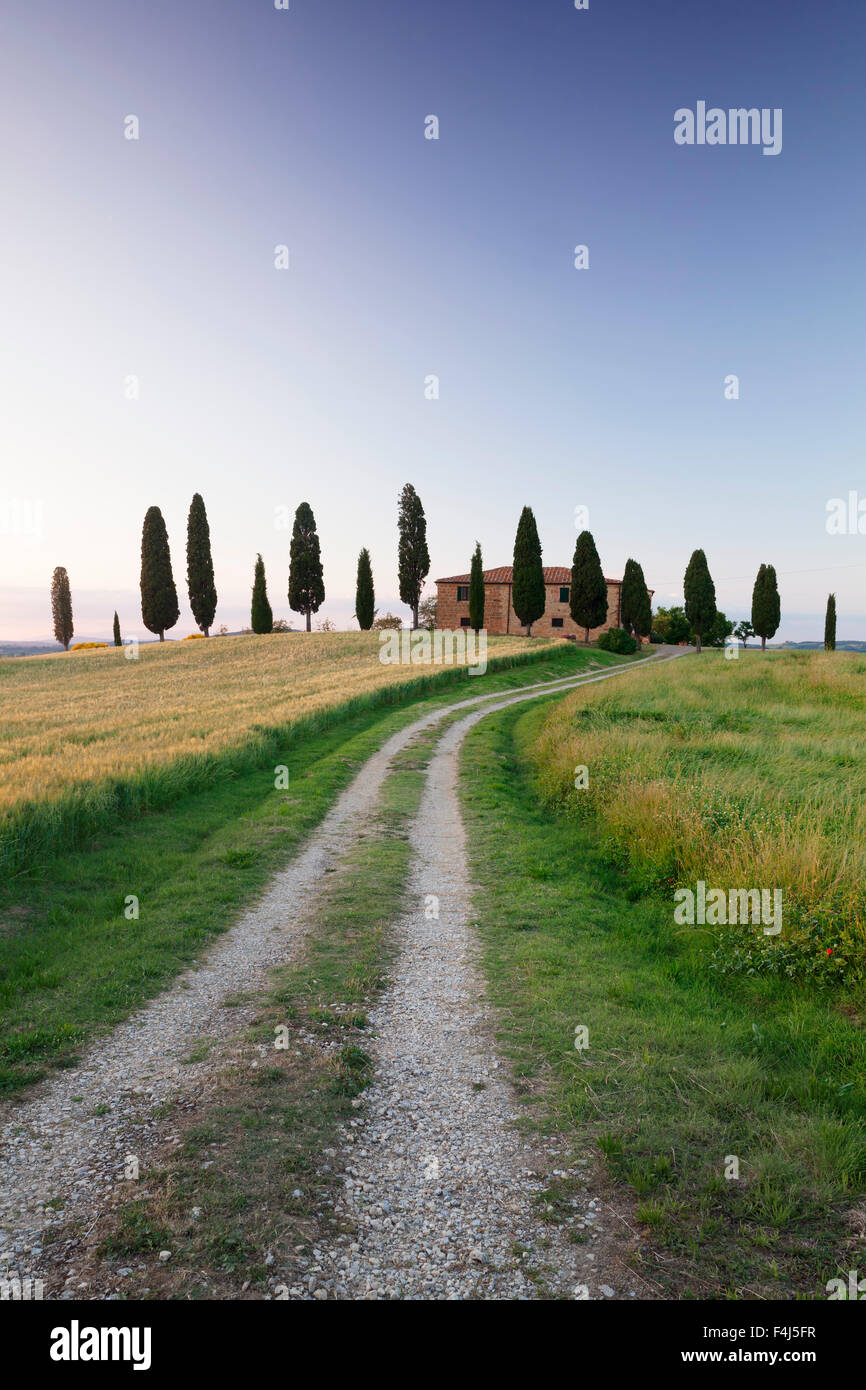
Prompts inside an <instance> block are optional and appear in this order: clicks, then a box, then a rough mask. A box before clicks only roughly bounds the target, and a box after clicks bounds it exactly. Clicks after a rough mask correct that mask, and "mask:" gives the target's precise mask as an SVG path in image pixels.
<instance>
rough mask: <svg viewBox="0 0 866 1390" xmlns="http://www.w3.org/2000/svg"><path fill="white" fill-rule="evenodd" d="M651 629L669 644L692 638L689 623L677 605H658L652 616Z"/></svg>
mask: <svg viewBox="0 0 866 1390" xmlns="http://www.w3.org/2000/svg"><path fill="white" fill-rule="evenodd" d="M653 630H654V631H655V632H657V633H658V635H659V637H660V638H661V640H662V642H665V643H669V644H670V645H671V646H678V645H679V643H680V642H690V641H691V640H692V629H691V624H690V623H689V620H688V618H687V617H686V615H685V613H684V611H683V609H682V608H679V607H674V608H662V607H659V609H658V611H657V612H656V614H655V616H654V617H653Z"/></svg>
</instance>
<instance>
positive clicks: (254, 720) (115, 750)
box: [0, 632, 558, 814]
mask: <svg viewBox="0 0 866 1390" xmlns="http://www.w3.org/2000/svg"><path fill="white" fill-rule="evenodd" d="M556 645H558V644H556V643H554V642H552V641H549V640H547V639H543V638H538V639H536V638H532V639H530V641H529V642H527V640H526V638H522V637H491V638H489V639H488V657H489V659H490V660H491V661H492V660H495V659H496V658H501V657H508V656H512V655H515V654H517V653H525V652H527V651H528V650H530V648H535V649H538V648H541V647H551V648H552V647H554V646H556ZM139 652H140V654H139V658H138V660H130V659H128V658H127V657H126V655H125V653H124V651H123V650H121V649H119V648H116V647H109V648H107V649H105V650H93V651H79V652H74V653H69V654H66V653H59V654H58V655H56V656H50V657H16V658H15V659H11V658H10V659H8V660H5V661H0V814H5V813H8V812H9V811H10V810H12V809H13V808H14V807H16V806H17V805H19V804H20V803H21V802H29V803H33V802H45V801H53V800H56V799H58V798H60V797H61V796H63V795H64V794H65V793H67V792H69V791H70V790H71V789H73V788H76V787H80V786H82V785H83V784H85V783H92V782H103V781H105V780H106V779H109V778H118V777H119V778H124V779H126V778H128V777H130V776H134V775H136V774H138V773H140V772H141V771H142V770H144V769H146V768H151V767H157V766H160V765H167V764H169V763H172V762H174V761H175V760H177V759H179V758H185V757H188V756H189V755H201V754H203V753H204V754H208V753H214V752H219V751H222V750H224V749H226V748H228V747H231V746H234V745H237V744H240V743H242V742H243V741H244V739H245V738H246V737H248V736H249V735H250V734H254V733H255V732H256V731H257V729H258V728H260V727H263V726H264V727H268V728H272V727H273V726H275V725H281V724H289V723H292V722H294V721H296V720H298V719H302V718H304V717H305V716H308V715H310V714H313V713H315V712H317V711H320V710H325V709H331V708H333V707H335V706H337V705H340V704H343V703H344V702H346V701H348V700H351V699H353V698H355V697H357V696H360V695H364V694H369V693H371V692H374V691H376V690H379V689H380V688H381V687H383V686H387V685H397V684H402V683H403V682H404V681H407V680H408V681H414V680H417V679H418V677H419V676H423V675H428V674H431V673H432V672H435V671H436V670H439V669H447V668H440V667H430V666H423V665H413V666H398V665H391V666H384V665H382V663H381V662H380V660H379V652H380V643H379V639H378V634H377V633H369V632H355V633H353V632H343V633H324V632H323V633H309V634H307V633H288V634H274V635H272V636H267V637H261V636H260V637H253V636H241V637H220V638H212V639H210V640H209V641H201V642H182V643H181V642H177V643H175V642H172V643H165V644H160V643H155V644H148V645H147V646H142V647H141V648H140V649H139Z"/></svg>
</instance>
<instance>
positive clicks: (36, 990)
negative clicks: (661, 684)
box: [0, 647, 610, 1095]
mask: <svg viewBox="0 0 866 1390" xmlns="http://www.w3.org/2000/svg"><path fill="white" fill-rule="evenodd" d="M593 655H594V654H593V653H592V652H590V653H585V652H579V651H578V652H576V651H575V650H574V649H573V648H571V647H563V648H562V649H561V651H558V652H556V653H555V654H553V655H551V656H549V657H548V658H547V659H546V660H544V661H540V662H535V663H532V664H531V665H528V666H522V667H516V668H513V669H509V670H505V671H500V672H497V673H495V674H489V675H487V676H484V677H477V678H474V679H472V680H470V681H469V682H468V686H467V687H466V688H465V689H461V690H458V691H455V690H453V689H451V690H449V691H447V692H443V693H441V694H438V695H436V696H435V697H433V698H428V699H427V700H423V701H417V702H416V703H414V704H412V705H410V706H408V707H402V708H400V709H397V710H388V709H385V708H382V709H376V708H369V709H366V710H365V711H363V712H362V713H357V714H355V715H354V716H353V717H351V718H348V717H343V718H342V719H341V720H340V721H339V722H337V723H333V722H330V721H329V720H324V719H323V721H322V727H321V728H319V729H318V731H314V730H312V729H311V730H308V732H307V735H306V737H304V738H293V739H292V741H291V742H290V743H289V744H288V745H287V746H285V747H283V746H280V745H278V744H276V743H274V744H268V745H267V748H266V751H267V757H265V756H264V752H262V755H261V758H260V759H258V760H257V761H255V762H254V763H251V764H250V765H248V766H238V767H236V768H234V769H230V768H228V767H223V769H222V775H221V776H220V777H218V778H216V780H213V781H211V782H209V783H208V785H207V786H206V787H204V788H203V789H200V790H198V791H196V792H195V793H194V794H188V795H186V796H183V797H182V798H180V799H178V800H176V801H175V802H174V803H173V804H172V805H170V806H169V807H167V808H165V809H163V810H162V811H159V812H153V813H151V814H149V815H145V816H141V817H138V818H136V819H133V820H132V821H131V822H130V823H129V824H127V825H124V826H120V827H118V826H115V827H113V828H109V829H107V830H106V831H104V832H102V833H100V834H99V837H98V839H91V840H90V842H89V844H88V845H86V846H82V847H80V848H79V849H77V850H74V851H72V852H70V853H68V854H66V855H65V856H63V858H59V859H52V860H50V862H49V863H47V864H46V865H45V866H44V867H43V868H42V869H41V870H40V871H38V872H37V871H30V872H28V873H22V874H20V875H19V876H18V877H17V878H14V879H12V880H11V881H8V880H7V881H6V882H4V884H3V886H2V889H0V1093H4V1092H5V1093H6V1094H7V1095H8V1094H13V1093H15V1092H17V1091H19V1090H20V1089H21V1088H22V1087H24V1086H27V1085H29V1084H31V1083H32V1082H34V1081H36V1080H38V1079H39V1078H40V1077H42V1076H43V1075H44V1074H45V1072H46V1069H47V1068H49V1067H52V1066H68V1065H71V1064H73V1063H74V1061H75V1060H76V1057H77V1056H78V1054H79V1051H80V1048H81V1046H82V1045H83V1044H84V1043H86V1042H87V1041H88V1039H89V1038H91V1037H92V1036H93V1035H94V1034H95V1033H96V1032H98V1031H100V1030H104V1029H106V1028H108V1027H110V1026H111V1025H113V1024H115V1023H117V1022H118V1021H119V1020H121V1019H123V1018H125V1017H126V1016H127V1015H128V1014H129V1013H130V1012H131V1011H132V1010H133V1009H135V1008H136V1007H138V1006H139V1005H141V1004H142V1003H143V1002H144V1001H145V1000H146V999H148V998H150V997H152V996H153V995H154V994H156V993H158V992H159V991H160V990H162V989H164V988H165V987H166V986H167V985H168V984H169V983H170V982H171V980H172V979H173V977H174V976H175V975H176V974H177V973H178V972H179V971H180V970H182V969H183V968H184V967H186V966H188V965H189V964H190V963H191V962H192V961H194V960H195V959H196V958H197V957H198V955H199V954H200V953H201V952H202V950H204V949H205V947H206V946H207V945H208V944H209V942H210V941H212V940H213V938H214V937H215V936H217V935H218V934H219V933H221V932H222V931H224V930H225V929H226V927H228V926H230V925H231V924H232V922H233V921H234V920H235V918H236V917H237V914H238V913H239V911H240V910H241V909H242V908H243V907H244V905H245V904H247V903H249V902H250V901H251V900H252V899H253V898H254V897H255V895H256V894H257V893H258V892H259V891H261V890H262V889H263V888H264V886H265V885H266V883H267V881H268V879H269V878H270V877H271V876H272V874H273V873H275V872H276V871H277V870H278V869H280V868H281V867H282V866H284V865H285V864H286V863H287V861H288V860H289V859H290V858H291V857H292V856H293V854H294V853H295V852H296V851H297V849H298V847H299V846H300V844H301V843H302V842H303V840H304V838H305V837H306V836H307V835H308V834H309V833H310V831H311V830H313V829H314V828H315V826H316V825H318V824H319V823H320V821H321V820H322V818H323V817H324V815H325V814H326V812H327V811H328V810H329V809H330V807H331V806H332V805H333V803H334V801H335V800H336V798H337V796H338V795H339V793H340V792H341V791H342V790H343V788H344V787H345V786H346V785H347V784H348V783H349V782H350V781H351V779H352V777H353V776H354V775H355V773H356V772H357V770H358V768H359V767H360V765H361V763H362V762H363V761H364V760H365V759H366V758H367V757H368V756H369V755H370V754H371V753H373V752H374V751H375V750H376V748H378V747H379V746H380V745H381V744H382V743H383V742H384V741H385V739H386V738H387V737H388V736H389V735H390V734H392V733H393V732H394V731H395V730H397V729H399V728H402V727H404V726H405V725H406V724H407V723H409V722H411V721H412V720H413V719H415V718H417V717H419V716H420V715H421V714H423V713H424V712H426V711H427V710H431V709H434V708H440V707H443V706H445V705H447V704H448V703H450V702H453V701H454V700H456V699H459V698H461V696H464V695H465V696H467V697H468V696H471V695H473V694H482V693H485V692H490V691H496V690H510V689H516V688H519V687H520V686H521V685H525V684H531V683H533V682H535V681H539V680H544V679H555V678H556V677H558V676H559V677H561V676H563V675H568V674H570V673H571V672H573V671H580V670H581V669H582V668H583V667H584V666H585V664H586V662H587V661H588V660H590V659H591V658H592V657H593ZM595 659H598V660H601V659H602V658H601V656H596V657H595ZM608 660H610V658H608ZM279 764H284V765H286V766H287V767H288V768H289V788H288V790H286V791H275V790H274V776H273V769H274V767H275V766H276V765H279ZM129 895H135V896H137V897H138V899H139V904H140V915H139V918H138V920H127V918H126V917H125V915H124V911H125V906H124V905H125V901H126V898H127V896H129Z"/></svg>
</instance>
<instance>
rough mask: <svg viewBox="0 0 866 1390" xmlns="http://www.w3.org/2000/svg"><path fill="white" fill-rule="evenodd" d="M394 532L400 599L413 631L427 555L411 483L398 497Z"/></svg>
mask: <svg viewBox="0 0 866 1390" xmlns="http://www.w3.org/2000/svg"><path fill="white" fill-rule="evenodd" d="M397 531H398V536H399V540H398V543H397V578H398V580H399V583H400V598H401V599H402V601H403V602H404V603H405V604H408V606H409V607H410V608H411V609H412V627H413V628H416V627H417V626H418V605H419V603H420V602H421V589H422V588H423V585H424V580H425V579H426V578H427V575H428V574H429V573H430V554H429V551H428V550H427V518H426V517H425V515H424V508H423V507H422V506H421V498H420V497H419V496H418V494H417V492H416V491H415V489H414V488H413V486H412V484H411V483H406V485H405V487H404V488H403V491H402V492H401V493H400V498H399V511H398V514H397Z"/></svg>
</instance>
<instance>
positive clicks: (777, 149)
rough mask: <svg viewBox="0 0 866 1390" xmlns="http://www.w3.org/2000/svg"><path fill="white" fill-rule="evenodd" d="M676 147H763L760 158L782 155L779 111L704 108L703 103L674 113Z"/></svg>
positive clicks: (776, 107) (685, 107)
mask: <svg viewBox="0 0 866 1390" xmlns="http://www.w3.org/2000/svg"><path fill="white" fill-rule="evenodd" d="M674 142H675V144H677V145H763V147H764V148H763V153H764V154H781V153H782V108H781V106H775V107H773V108H772V109H771V108H770V107H769V106H762V107H761V108H760V110H759V109H758V107H757V106H751V107H749V108H748V109H747V108H746V107H745V106H738V107H730V108H729V109H728V110H727V111H725V110H723V109H722V107H720V106H711V107H709V109H708V108H707V103H706V102H705V101H699V102H698V103H697V105H696V107H695V110H694V111H692V109H691V107H688V106H681V107H679V109H678V110H677V111H675V112H674Z"/></svg>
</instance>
